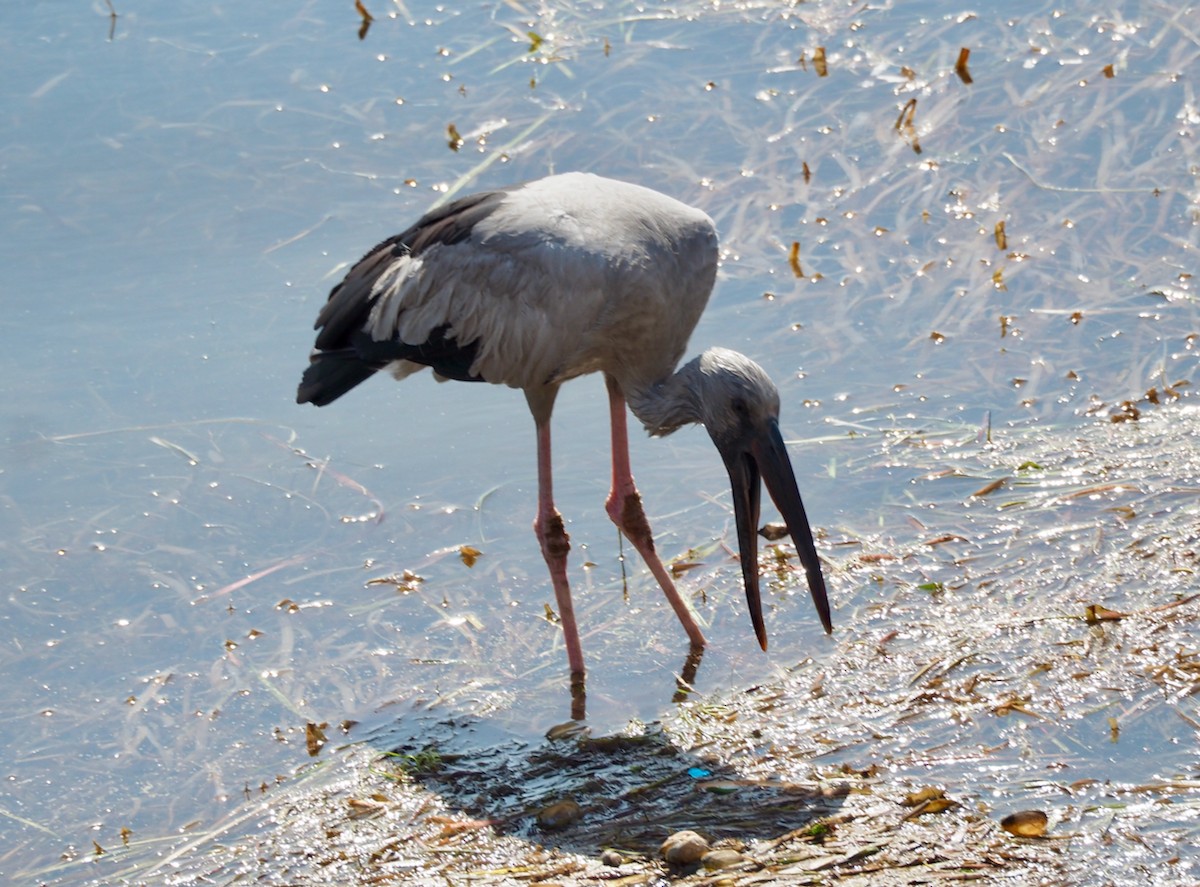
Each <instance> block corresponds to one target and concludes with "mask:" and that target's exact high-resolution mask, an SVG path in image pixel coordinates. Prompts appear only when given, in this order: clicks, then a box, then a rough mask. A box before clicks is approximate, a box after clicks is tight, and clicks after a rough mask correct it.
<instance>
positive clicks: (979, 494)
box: [970, 477, 1008, 499]
mask: <svg viewBox="0 0 1200 887" xmlns="http://www.w3.org/2000/svg"><path fill="white" fill-rule="evenodd" d="M1006 483H1008V478H1007V477H1001V478H997V479H996V480H994V481H992V482H991V483H990V484H984V485H983V486H982V487H980V488H979V489H978V490H976V491H975V492H974V493H972V494H971V495H970V498H971V499H981V498H983V497H984V496H989V495H991V494H992V493H994V492H996V490H998V489H1000V488H1001V487H1002V486H1004V485H1005V484H1006Z"/></svg>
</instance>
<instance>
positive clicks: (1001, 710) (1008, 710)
mask: <svg viewBox="0 0 1200 887" xmlns="http://www.w3.org/2000/svg"><path fill="white" fill-rule="evenodd" d="M1028 705H1029V700H1028V699H1023V698H1021V697H1017V696H1014V697H1012V698H1011V699H1006V700H1004V701H1003V702H1001V703H1000V704H999V705H996V706H993V707H992V714H994V715H997V716H999V717H1004V716H1005V715H1009V714H1012V713H1013V712H1018V713H1019V714H1023V715H1028V716H1029V717H1031V718H1038V719H1039V720H1041V719H1042V716H1041V715H1039V714H1038V713H1037V712H1036V711H1030V709H1029V708H1028Z"/></svg>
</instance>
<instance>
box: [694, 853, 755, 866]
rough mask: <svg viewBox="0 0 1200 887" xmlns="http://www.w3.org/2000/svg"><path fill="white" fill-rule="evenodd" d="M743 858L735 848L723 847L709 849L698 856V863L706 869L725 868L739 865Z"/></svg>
mask: <svg viewBox="0 0 1200 887" xmlns="http://www.w3.org/2000/svg"><path fill="white" fill-rule="evenodd" d="M744 859H745V857H744V856H742V854H740V853H738V852H737V851H736V850H730V849H728V848H725V849H719V850H709V851H708V852H707V853H705V854H704V855H703V856H701V857H700V864H701V865H702V866H704V867H705V868H706V869H727V868H731V867H733V866H735V865H739V864H740V863H741V862H742V861H743V860H744Z"/></svg>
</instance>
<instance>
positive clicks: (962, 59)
mask: <svg viewBox="0 0 1200 887" xmlns="http://www.w3.org/2000/svg"><path fill="white" fill-rule="evenodd" d="M970 57H971V50H969V49H967V47H965V46H964V47H963V48H962V49H960V50H959V51H958V61H957V62H955V63H954V73H955V74H957V75H958V79H959V80H961V81H962V82H963V83H968V84H969V83H974V82H975V81H974V80H972V79H971V72H970V71H968V70H967V59H969V58H970Z"/></svg>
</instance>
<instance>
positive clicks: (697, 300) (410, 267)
mask: <svg viewBox="0 0 1200 887" xmlns="http://www.w3.org/2000/svg"><path fill="white" fill-rule="evenodd" d="M716 269H717V236H716V231H715V229H714V227H713V223H712V220H711V219H709V217H708V216H707V215H705V214H704V213H703V212H701V211H700V210H697V209H694V208H692V207H689V206H687V205H685V204H683V203H680V202H678V201H676V200H673V199H672V198H669V197H666V196H665V195H663V194H659V193H658V192H656V191H652V190H650V189H648V188H642V187H640V186H637V185H631V184H627V183H624V182H617V181H613V180H611V179H604V178H600V177H598V176H594V175H588V174H582V173H568V174H565V175H558V176H551V177H549V178H545V179H539V180H537V181H534V182H530V183H528V184H525V185H518V186H515V187H512V188H507V189H503V190H497V191H490V192H483V193H481V194H476V195H472V196H469V197H464V198H461V199H459V200H456V201H454V202H453V203H450V204H447V205H446V206H444V207H440V208H437V209H435V210H432V211H430V212H429V213H427V214H426V215H425V216H424V217H422V218H421V219H420V220H419V221H418V222H417V223H416V224H415V225H414V226H413V227H411V228H409V229H408V230H407V231H405V232H403V233H402V234H399V235H397V236H396V237H392V238H390V239H388V240H385V241H384V242H383V243H381V244H380V245H379V246H377V247H375V249H373V250H372V251H371V252H369V253H367V255H366V256H364V257H363V258H362V259H361V260H360V261H359V262H358V263H357V264H356V265H355V266H354V267H353V268H351V270H350V272H349V273H348V274H347V275H346V278H345V280H344V281H343V282H342V283H340V284H339V285H338V286H336V287H335V288H334V290H333V292H332V293H331V294H330V297H329V301H328V302H327V303H326V305H325V307H324V309H323V310H322V311H321V313H320V315H319V317H318V318H317V323H316V328H317V329H319V330H320V331H321V332H320V333H319V335H318V336H317V341H316V350H315V351H314V352H313V355H312V359H311V363H310V365H309V368H308V370H307V371H306V372H305V374H304V379H303V381H302V382H301V384H300V390H299V392H298V394H297V401H298V402H300V403H304V402H311V403H314V404H316V405H318V406H324V405H325V404H327V403H329V402H331V401H333V400H335V399H336V398H338V397H339V396H341V395H342V394H344V393H345V392H346V391H348V390H349V389H350V388H353V387H354V386H355V385H357V384H358V383H359V382H362V381H363V380H365V379H366V378H368V377H369V376H371V375H373V374H374V373H375V372H376V371H377V370H380V369H385V368H386V369H390V370H391V371H392V372H393V373H394V374H395V375H396V376H397V377H398V378H403V377H404V376H406V375H408V374H409V373H412V372H414V371H416V370H418V369H422V368H423V367H425V366H429V367H432V369H433V370H434V372H435V373H437V374H438V375H439V377H441V378H451V379H459V380H463V381H486V382H493V383H502V384H505V385H509V386H512V387H515V388H521V389H523V390H524V392H525V396H526V399H527V401H528V403H529V408H530V411H531V412H532V413H533V417H534V422H535V424H536V426H537V435H538V481H539V483H538V487H539V496H538V500H539V506H538V516H537V519H536V520H535V523H534V528H535V530H536V532H537V535H538V539H539V541H540V542H541V547H542V552H543V555H544V556H545V558H546V562H547V565H548V566H549V569H550V575H551V579H552V581H553V583H554V587H555V594H556V598H557V601H558V605H559V614H560V617H561V618H562V622H563V631H564V635H565V640H566V647H567V656H568V661H569V663H570V667H571V671H572V674H574V675H576V676H579V677H582V675H583V672H584V665H583V653H582V648H581V646H580V643H579V634H578V629H577V627H576V625H575V618H574V612H573V608H572V605H571V594H570V586H569V583H568V581H567V573H566V556H567V551H568V549H569V543H568V538H567V535H566V532H565V530H564V529H563V524H562V518H561V517H560V516H559V513H558V511H557V510H556V509H555V507H554V501H553V491H552V484H551V467H550V414H551V411H552V410H553V406H554V399H555V396H556V395H557V393H558V389H559V386H561V385H562V383H563V382H566V381H567V380H569V379H572V378H574V377H576V376H580V375H583V374H584V373H591V372H597V371H600V372H603V373H604V374H605V379H606V382H607V386H608V392H609V401H610V413H611V421H612V440H613V488H612V493H611V494H610V495H609V499H608V503H607V510H608V513H609V515H610V516H611V517H612V519H613V521H614V522H615V523H616V524H617V526H618V527H620V528H621V530H622V531H623V532H624V533H625V535H626V536H627V537H628V538H629V539H630V541H631V542H632V543H633V545H634V546H635V547H636V548H637V549H638V551H639V552H640V553H641V554H642V556H643V558H644V559H645V561H646V563H647V565H648V566H649V567H650V569H651V571H652V572H653V573H654V575H655V577H656V578H657V579H658V582H659V584H660V585H661V586H662V589H663V591H664V593H665V594H666V595H667V598H668V600H669V601H670V603H671V605H672V606H673V607H674V609H675V612H676V614H677V615H678V616H679V619H680V622H681V623H682V624H683V627H684V629H685V630H686V631H687V634H688V636H689V637H690V639H691V641H692V643H693V645H695V646H703V644H704V636H703V634H702V632H701V631H700V628H699V626H698V625H697V624H696V622H695V619H694V618H693V617H692V615H691V612H690V610H689V609H688V607H687V604H686V603H685V602H684V601H683V599H682V598H681V597H680V595H679V594H678V592H677V591H676V589H675V586H674V583H673V582H672V580H671V577H670V574H669V573H668V572H667V570H666V569H665V568H664V567H663V565H662V563H661V561H660V560H659V558H658V556H657V554H656V553H655V551H654V543H653V540H652V537H651V534H650V528H649V525H648V524H647V522H646V519H645V515H644V513H643V511H642V507H641V500H640V497H639V495H638V492H637V489H636V487H635V486H634V483H633V477H632V475H631V473H630V469H629V454H628V442H627V435H626V428H625V403H626V401H628V404H629V407H630V409H632V411H633V413H634V415H635V416H637V418H638V419H639V420H641V422H642V423H643V424H644V425H645V427H646V429H647V431H649V432H650V433H651V434H654V435H662V434H669V433H670V432H672V431H674V430H675V429H676V428H678V427H679V426H681V425H683V424H687V423H702V424H704V425H705V427H706V428H707V429H708V431H709V433H710V435H712V437H713V440H714V442H715V443H716V444H717V447H718V449H720V450H721V453H722V456H723V458H724V459H725V463H726V467H727V468H728V469H729V471H730V476H731V481H732V483H733V487H734V510H735V515H736V517H737V523H738V537H739V545H740V548H741V554H742V567H743V575H744V578H745V581H746V593H747V601H748V603H749V605H750V611H751V618H752V620H753V622H754V626H755V631H756V633H757V635H758V638H759V641H760V643H761V644H762V646H763V647H764V648H765V647H766V634H765V629H764V628H763V623H762V613H761V605H760V602H759V593H758V569H757V543H756V539H755V537H754V531H755V526H756V525H757V520H758V502H759V487H758V478H759V472H760V471H761V472H762V475H763V478H764V479H765V480H766V482H767V486H768V489H769V490H770V491H771V494H772V496H773V498H774V499H775V501H776V504H777V505H779V507H780V510H781V511H782V512H783V515H784V518H785V520H786V522H787V524H788V528H789V531H790V532H791V535H792V537H793V540H794V541H795V543H796V546H797V550H798V551H799V553H800V556H801V561H802V563H803V564H804V566H805V569H806V572H807V575H808V581H809V588H810V591H811V592H812V595H813V598H814V601H815V602H816V604H817V608H818V611H819V613H820V615H821V619H822V622H823V623H824V625H825V627H826V630H829V625H830V622H829V606H828V602H827V600H826V594H825V587H824V581H823V579H822V577H821V570H820V563H819V561H818V559H817V555H816V550H815V548H814V547H813V544H812V536H811V531H810V530H809V527H808V521H807V518H806V517H805V515H804V510H803V506H802V505H801V503H800V495H799V492H798V490H797V489H796V483H795V479H794V477H793V475H792V471H791V465H790V463H789V462H788V458H787V454H786V450H784V448H783V441H782V438H781V437H780V435H779V430H778V425H777V421H776V419H777V416H778V412H779V397H778V393H777V392H776V390H775V387H774V385H773V384H771V382H770V380H769V379H768V378H767V376H766V374H765V373H763V371H762V370H761V368H759V367H758V365H757V364H755V363H753V361H751V360H749V358H746V357H744V356H742V355H740V354H737V353H736V352H732V351H726V350H724V349H713V350H711V351H708V352H705V353H704V354H703V355H701V356H700V357H699V358H696V359H695V360H693V361H691V362H690V363H688V364H686V365H685V366H683V367H682V368H680V369H679V370H678V372H676V370H675V368H676V365H677V364H678V362H679V359H680V358H681V357H682V356H683V352H684V349H685V348H686V347H687V341H688V338H689V337H690V335H691V332H692V329H693V328H694V327H695V325H696V322H697V321H698V320H699V318H700V314H701V312H703V310H704V306H705V305H706V304H707V302H708V297H709V294H710V293H711V291H712V286H713V282H714V280H715V277H716Z"/></svg>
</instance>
